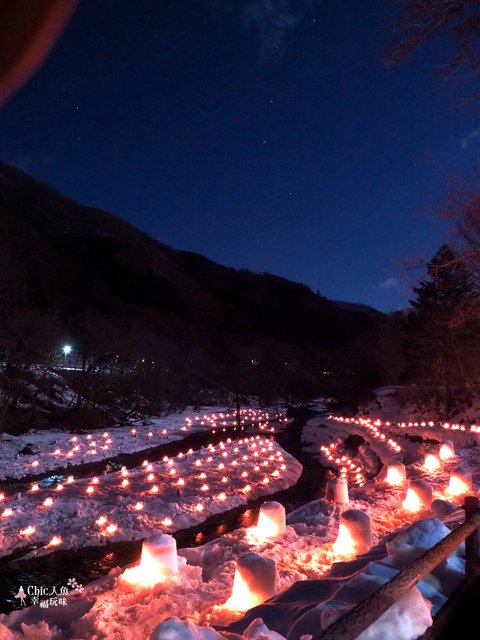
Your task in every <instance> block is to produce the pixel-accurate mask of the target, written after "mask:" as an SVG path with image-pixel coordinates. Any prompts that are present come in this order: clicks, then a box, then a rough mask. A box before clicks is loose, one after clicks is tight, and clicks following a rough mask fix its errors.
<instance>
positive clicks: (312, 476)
mask: <svg viewBox="0 0 480 640" xmlns="http://www.w3.org/2000/svg"><path fill="white" fill-rule="evenodd" d="M310 415H311V414H310ZM308 417H310V416H309V415H308V414H304V415H299V416H298V417H297V418H295V419H294V421H293V422H292V423H291V424H290V425H289V427H288V428H287V429H286V430H285V431H284V432H282V433H278V434H276V435H275V440H276V441H277V442H278V443H279V444H280V445H281V446H282V447H283V448H284V449H285V450H286V451H288V452H289V453H290V454H291V455H293V456H294V457H295V458H296V459H297V460H299V461H300V462H301V463H302V465H303V472H302V475H301V476H300V478H299V480H298V481H297V483H296V484H295V485H294V486H293V487H289V488H288V489H284V490H282V491H278V492H277V493H274V494H270V495H269V496H268V497H265V496H264V497H262V498H257V499H255V500H250V501H248V502H247V503H246V504H244V505H242V506H240V507H237V508H235V509H231V510H230V511H226V512H223V513H221V514H217V515H213V516H210V517H209V518H207V520H205V521H204V522H203V523H201V524H199V525H196V526H195V527H191V528H189V529H183V530H181V531H176V532H175V533H174V534H173V535H174V537H175V539H176V541H177V547H178V548H179V549H180V548H182V547H193V546H198V545H201V544H205V543H206V542H208V541H209V540H213V539H214V538H217V537H218V536H221V535H223V534H225V533H228V532H229V531H233V530H234V529H238V528H240V527H248V526H251V525H253V524H255V523H256V519H257V514H258V509H259V506H260V505H261V504H262V502H264V501H265V500H266V499H268V500H278V501H279V502H281V503H282V504H283V505H285V509H286V511H287V512H290V511H293V510H294V509H296V508H298V507H299V506H301V505H302V504H305V503H306V502H310V501H311V500H315V499H316V498H320V497H323V496H324V495H325V483H326V479H327V477H328V475H329V473H330V472H329V471H328V470H327V469H325V468H323V467H321V466H320V465H319V463H318V461H314V460H313V458H312V456H310V455H309V454H307V453H305V452H304V451H302V447H301V439H300V436H301V431H302V427H303V425H304V424H305V422H306V420H307V419H308ZM242 435H243V434H242V433H235V432H233V431H232V432H230V433H229V434H228V436H229V437H231V438H232V439H234V438H239V437H241V436H242ZM189 438H190V439H191V438H196V440H195V444H193V442H192V440H189V442H188V443H187V441H186V440H187V439H186V440H184V441H182V442H181V443H180V442H178V443H171V445H165V446H164V447H162V450H161V452H157V454H156V455H153V454H152V452H149V454H148V459H149V460H152V461H153V460H155V459H158V458H160V457H162V456H163V455H175V451H177V452H178V451H179V450H180V449H181V450H185V447H187V448H189V447H190V446H191V447H192V448H198V447H199V446H202V445H203V444H205V442H207V438H208V442H211V441H212V437H211V435H210V434H195V435H194V436H190V437H189ZM202 438H203V440H202ZM224 438H225V433H223V434H219V437H218V440H216V441H220V440H222V439H224ZM174 445H176V449H175V448H174ZM165 447H170V450H171V452H170V453H167V452H166V448H165ZM127 457H128V458H129V460H128V462H127V461H126V458H127ZM144 458H145V453H143V454H141V455H139V456H137V457H136V460H135V462H133V461H132V460H131V459H130V457H129V456H125V457H124V459H123V460H122V461H120V462H119V461H116V462H118V464H120V465H121V464H125V465H126V466H135V465H136V464H138V463H139V462H141V461H142V460H143V459H144ZM89 466H90V467H91V465H89ZM104 466H105V462H104V463H103V465H102V468H103V467H104ZM89 473H91V470H90V471H89ZM76 475H77V474H76ZM141 547H142V542H141V541H135V542H120V543H108V544H106V545H105V546H102V547H95V548H91V549H81V550H78V551H72V550H68V551H58V552H55V553H52V554H50V555H48V556H45V557H43V558H37V559H28V560H23V561H22V560H21V559H14V560H12V559H9V560H8V561H4V562H3V563H2V562H1V561H0V612H2V613H7V612H9V611H11V610H12V609H16V608H18V604H19V603H18V600H16V599H15V598H14V595H15V594H16V593H17V592H18V589H19V586H20V585H23V586H24V588H25V586H26V585H37V586H48V587H50V588H51V587H53V586H54V585H55V586H57V587H60V586H63V585H65V584H66V583H67V580H68V579H69V578H75V579H76V580H77V582H79V583H81V584H86V583H87V582H91V581H93V580H95V579H97V578H99V577H101V576H103V575H105V574H107V573H108V571H109V570H110V569H112V568H114V567H117V566H126V565H128V564H131V563H132V562H135V561H137V560H138V559H139V557H140V552H141ZM22 553H24V551H23V552H22Z"/></svg>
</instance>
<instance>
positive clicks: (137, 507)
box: [133, 502, 143, 511]
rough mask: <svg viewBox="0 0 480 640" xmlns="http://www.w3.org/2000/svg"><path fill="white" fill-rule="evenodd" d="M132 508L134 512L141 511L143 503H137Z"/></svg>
mask: <svg viewBox="0 0 480 640" xmlns="http://www.w3.org/2000/svg"><path fill="white" fill-rule="evenodd" d="M133 508H134V509H135V510H136V511H141V510H142V509H143V502H137V503H136V504H134V505H133Z"/></svg>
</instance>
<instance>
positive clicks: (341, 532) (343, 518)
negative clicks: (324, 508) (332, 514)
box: [333, 509, 372, 557]
mask: <svg viewBox="0 0 480 640" xmlns="http://www.w3.org/2000/svg"><path fill="white" fill-rule="evenodd" d="M371 544H372V532H371V525H370V518H369V517H368V515H367V514H366V513H365V512H364V511H360V510H359V509H348V510H347V511H344V512H343V513H342V514H341V515H340V524H339V528H338V537H337V540H336V541H335V543H334V545H333V550H334V553H335V554H336V555H338V556H345V557H349V556H354V555H360V554H362V553H366V552H367V551H368V550H369V549H370V546H371Z"/></svg>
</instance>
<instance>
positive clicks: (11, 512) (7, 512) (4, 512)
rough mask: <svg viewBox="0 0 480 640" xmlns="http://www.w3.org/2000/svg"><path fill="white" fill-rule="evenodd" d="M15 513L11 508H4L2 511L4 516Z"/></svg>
mask: <svg viewBox="0 0 480 640" xmlns="http://www.w3.org/2000/svg"><path fill="white" fill-rule="evenodd" d="M12 514H13V511H12V510H11V509H9V508H7V509H4V510H3V512H2V518H8V517H9V516H11V515H12Z"/></svg>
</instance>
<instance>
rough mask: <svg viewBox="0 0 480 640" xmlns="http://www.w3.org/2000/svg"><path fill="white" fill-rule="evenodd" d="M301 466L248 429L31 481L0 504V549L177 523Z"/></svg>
mask: <svg viewBox="0 0 480 640" xmlns="http://www.w3.org/2000/svg"><path fill="white" fill-rule="evenodd" d="M301 472H302V466H301V464H300V463H299V462H297V461H296V460H295V459H294V458H293V457H292V456H290V455H289V454H288V453H287V452H286V451H284V450H283V449H282V448H281V447H280V446H279V445H278V444H277V443H276V442H275V441H273V440H270V439H267V438H266V437H261V436H255V437H253V436H252V437H249V438H243V439H239V440H234V441H232V440H230V439H227V440H226V441H225V442H221V443H220V444H218V445H216V446H213V445H209V446H208V447H203V448H201V449H199V450H197V451H191V450H189V451H185V452H180V453H179V454H178V455H177V456H176V457H174V458H166V459H165V458H164V459H163V460H162V461H159V462H154V463H151V464H144V465H141V466H139V467H135V468H134V469H129V470H126V469H123V470H122V471H120V472H116V473H109V474H106V475H103V476H98V477H96V476H92V477H90V478H83V479H81V480H78V481H74V482H72V483H70V484H68V483H64V484H63V485H60V490H58V489H59V487H51V488H49V489H40V488H38V487H37V488H36V487H32V488H36V490H35V491H32V490H30V491H29V492H26V493H24V494H22V495H19V496H15V497H13V498H8V499H5V500H4V501H3V504H2V506H1V507H0V543H1V551H0V555H3V556H5V555H8V554H9V553H11V552H12V551H13V550H15V549H16V550H18V549H19V548H22V547H24V548H25V549H27V548H31V547H32V546H35V547H36V549H35V550H34V551H33V552H32V555H39V554H45V553H50V552H52V551H55V550H57V549H69V548H78V547H82V546H95V545H100V544H103V543H104V542H105V541H106V540H112V541H117V542H118V541H122V540H136V539H143V538H147V537H149V536H150V535H151V533H152V531H155V530H164V531H167V532H171V531H176V530H178V529H185V528H187V527H190V526H193V525H195V524H198V523H200V522H203V521H204V520H205V519H206V518H207V517H208V516H210V515H212V514H215V513H220V512H222V511H227V510H229V509H232V508H234V507H237V506H239V505H241V504H243V503H245V502H246V501H247V500H248V499H251V498H256V497H258V496H262V495H267V494H269V493H273V492H276V491H279V490H280V489H285V488H287V487H289V486H291V485H292V484H295V482H296V481H297V480H298V478H299V476H300V474H301ZM54 537H55V538H56V540H54Z"/></svg>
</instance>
